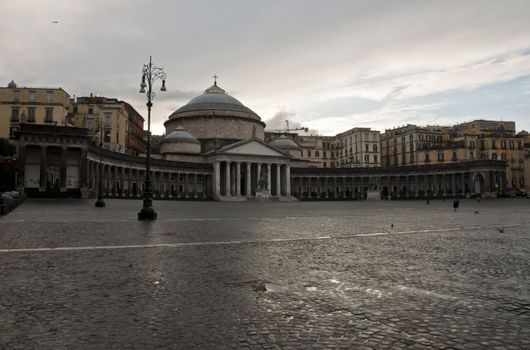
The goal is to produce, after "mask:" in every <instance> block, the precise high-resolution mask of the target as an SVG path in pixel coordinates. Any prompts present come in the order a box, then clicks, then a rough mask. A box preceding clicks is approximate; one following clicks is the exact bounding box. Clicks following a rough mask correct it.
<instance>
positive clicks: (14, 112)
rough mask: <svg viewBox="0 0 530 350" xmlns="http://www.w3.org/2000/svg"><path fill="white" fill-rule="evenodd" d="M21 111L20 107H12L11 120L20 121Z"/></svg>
mask: <svg viewBox="0 0 530 350" xmlns="http://www.w3.org/2000/svg"><path fill="white" fill-rule="evenodd" d="M19 112H20V110H19V109H18V108H11V121H12V122H18V121H19Z"/></svg>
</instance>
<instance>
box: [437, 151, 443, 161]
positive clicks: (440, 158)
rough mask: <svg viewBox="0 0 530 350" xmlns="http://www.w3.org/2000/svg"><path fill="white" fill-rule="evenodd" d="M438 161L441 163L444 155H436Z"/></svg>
mask: <svg viewBox="0 0 530 350" xmlns="http://www.w3.org/2000/svg"><path fill="white" fill-rule="evenodd" d="M438 161H439V162H443V161H444V154H443V153H442V152H440V153H438Z"/></svg>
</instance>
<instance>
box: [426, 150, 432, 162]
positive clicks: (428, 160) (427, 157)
mask: <svg viewBox="0 0 530 350" xmlns="http://www.w3.org/2000/svg"><path fill="white" fill-rule="evenodd" d="M425 161H426V162H430V161H431V160H430V159H429V153H428V152H425Z"/></svg>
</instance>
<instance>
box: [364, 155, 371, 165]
mask: <svg viewBox="0 0 530 350" xmlns="http://www.w3.org/2000/svg"><path fill="white" fill-rule="evenodd" d="M364 161H365V162H367V163H368V162H370V156H369V155H368V154H367V155H365V156H364Z"/></svg>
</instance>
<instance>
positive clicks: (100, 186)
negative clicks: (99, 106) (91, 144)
mask: <svg viewBox="0 0 530 350" xmlns="http://www.w3.org/2000/svg"><path fill="white" fill-rule="evenodd" d="M102 124H103V123H102V122H101V118H100V120H99V132H98V134H99V166H98V172H99V176H98V199H97V200H96V203H95V206H96V207H98V208H103V207H104V206H105V201H104V200H103V176H102V175H103V172H102V170H101V168H102V164H101V163H102V160H101V158H102V153H103V151H102V150H103V125H102Z"/></svg>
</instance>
